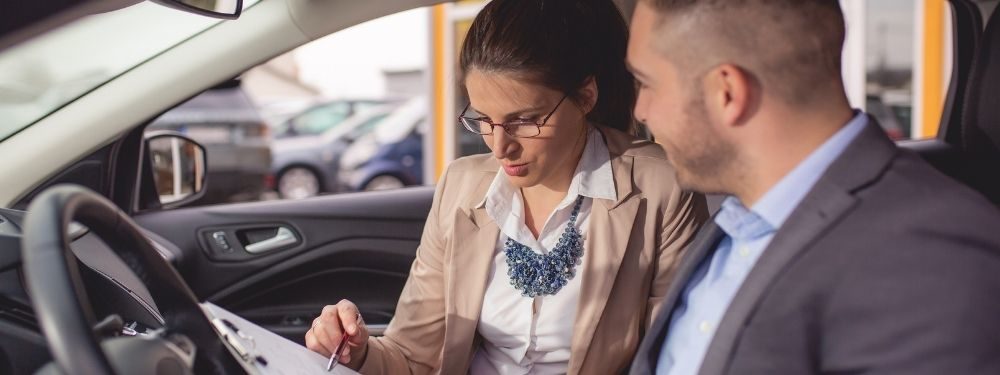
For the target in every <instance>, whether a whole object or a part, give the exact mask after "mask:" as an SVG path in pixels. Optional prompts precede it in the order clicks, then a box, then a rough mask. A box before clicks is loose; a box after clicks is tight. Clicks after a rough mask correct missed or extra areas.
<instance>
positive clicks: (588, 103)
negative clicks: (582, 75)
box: [577, 76, 598, 114]
mask: <svg viewBox="0 0 1000 375" xmlns="http://www.w3.org/2000/svg"><path fill="white" fill-rule="evenodd" d="M597 94H598V92H597V80H596V79H595V78H594V76H590V77H587V80H586V81H584V83H583V86H581V87H580V90H578V91H577V97H578V98H579V103H577V105H579V106H580V109H581V110H583V113H584V114H590V111H593V110H594V107H595V106H597Z"/></svg>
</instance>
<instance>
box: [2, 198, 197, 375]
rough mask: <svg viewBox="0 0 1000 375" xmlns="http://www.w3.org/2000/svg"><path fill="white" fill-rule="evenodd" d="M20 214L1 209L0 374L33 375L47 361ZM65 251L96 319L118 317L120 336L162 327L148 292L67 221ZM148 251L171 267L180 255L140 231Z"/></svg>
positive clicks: (105, 248) (92, 237)
mask: <svg viewBox="0 0 1000 375" xmlns="http://www.w3.org/2000/svg"><path fill="white" fill-rule="evenodd" d="M24 215H25V212H24V211H17V210H8V209H0V373H2V374H18V373H31V372H34V371H35V370H36V369H37V368H38V367H39V366H41V365H44V364H45V363H46V362H48V361H49V360H50V356H49V353H48V349H47V348H46V346H45V341H44V336H43V335H42V332H41V329H40V327H39V325H38V322H37V320H36V318H35V314H34V311H33V309H32V305H31V297H30V291H28V289H27V285H26V282H25V277H24V273H23V272H22V269H21V252H22V249H21V237H22V235H23V229H22V228H23V226H22V223H23V219H24ZM68 232H69V238H70V240H71V243H70V248H71V250H72V251H73V254H74V255H75V256H76V258H77V260H78V261H79V262H78V263H77V264H78V265H79V269H80V276H81V279H82V281H83V284H84V285H85V289H86V290H85V293H86V296H87V298H88V299H89V300H90V301H91V305H92V307H93V313H94V316H95V317H96V319H97V320H98V321H100V320H102V319H104V318H105V317H108V316H110V315H113V314H114V315H118V316H120V317H121V318H122V320H123V321H124V322H125V328H126V329H125V330H124V334H129V333H132V334H134V333H136V332H140V333H141V332H145V331H146V330H149V329H155V328H159V327H161V326H162V324H163V317H162V316H161V315H160V313H159V311H158V310H157V308H156V304H155V303H154V302H153V299H152V297H151V296H150V294H149V291H148V290H147V289H146V287H145V285H144V284H143V283H142V281H141V280H140V279H139V278H138V277H137V276H136V275H135V274H134V273H133V272H132V271H131V269H130V268H129V267H128V266H127V265H126V264H125V263H124V262H123V261H122V260H121V259H120V258H119V257H118V256H117V255H116V254H115V252H114V250H112V247H111V246H114V244H106V243H105V242H104V241H103V240H101V239H100V238H98V236H97V235H96V234H94V233H91V232H90V231H89V230H87V228H85V227H83V226H82V225H79V224H77V223H72V224H71V225H70V228H69V231H68ZM144 233H145V234H146V238H147V239H148V240H149V241H150V243H152V244H153V247H154V248H155V249H156V250H157V251H158V252H159V253H160V254H161V255H163V257H164V258H165V259H167V260H168V261H169V262H170V263H171V264H174V265H175V266H176V265H178V264H180V262H181V260H182V259H181V254H182V252H181V251H180V250H179V249H178V248H177V247H176V246H174V245H173V244H171V243H170V242H169V241H167V240H165V239H163V238H162V237H160V236H158V235H156V234H154V233H151V232H148V231H144Z"/></svg>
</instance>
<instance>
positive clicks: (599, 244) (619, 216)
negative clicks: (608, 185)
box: [569, 151, 642, 374]
mask: <svg viewBox="0 0 1000 375" xmlns="http://www.w3.org/2000/svg"><path fill="white" fill-rule="evenodd" d="M612 153H613V151H612ZM632 164H633V160H632V158H631V157H623V156H620V155H614V154H612V155H611V166H612V172H613V174H614V180H615V193H616V195H617V199H616V200H608V199H597V200H594V202H593V204H592V205H591V210H590V223H589V228H588V229H587V236H588V238H587V240H586V242H585V243H584V253H583V272H582V274H581V275H580V276H581V277H583V280H582V284H581V286H580V303H579V305H578V306H577V317H576V322H574V324H573V338H572V341H571V343H570V353H571V354H570V360H569V373H571V374H574V373H579V372H580V370H581V369H582V368H583V361H584V360H585V359H587V358H589V357H590V356H588V355H587V353H588V351H589V349H590V343H591V341H593V339H594V334H595V332H596V331H597V325H598V324H599V323H600V321H601V316H602V315H603V314H604V309H605V308H607V302H608V299H609V298H610V296H611V290H612V289H613V286H614V282H615V279H616V278H617V276H618V269H619V268H620V267H621V264H622V259H624V257H625V252H626V249H627V248H628V241H629V238H630V237H631V235H632V227H633V226H634V225H635V219H636V214H637V213H638V212H639V207H640V203H641V201H642V199H640V198H639V197H637V196H634V195H633V194H632V193H633V183H632ZM595 350H603V349H602V348H597V349H595ZM598 357H599V356H598Z"/></svg>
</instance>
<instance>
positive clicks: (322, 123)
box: [276, 101, 351, 138]
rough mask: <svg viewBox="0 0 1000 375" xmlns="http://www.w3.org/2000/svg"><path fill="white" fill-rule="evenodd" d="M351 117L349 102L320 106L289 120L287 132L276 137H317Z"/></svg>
mask: <svg viewBox="0 0 1000 375" xmlns="http://www.w3.org/2000/svg"><path fill="white" fill-rule="evenodd" d="M350 115H351V104H350V103H348V102H343V101H338V102H332V103H328V104H324V105H320V106H318V107H315V108H313V109H310V110H308V111H306V112H305V113H302V114H299V115H296V116H294V117H292V118H291V119H289V120H288V124H287V126H286V129H287V130H285V132H284V133H276V136H277V137H279V138H280V137H281V136H303V135H317V134H320V133H323V132H324V131H327V130H330V128H332V127H334V126H337V125H338V124H340V123H341V122H343V121H344V120H345V119H347V117H348V116H350Z"/></svg>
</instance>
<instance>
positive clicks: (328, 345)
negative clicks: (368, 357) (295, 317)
mask: <svg viewBox="0 0 1000 375" xmlns="http://www.w3.org/2000/svg"><path fill="white" fill-rule="evenodd" d="M345 331H346V332H347V334H348V335H350V336H351V337H350V339H348V341H347V348H344V352H343V354H341V356H340V363H344V364H346V363H349V362H350V361H351V353H352V352H353V353H355V354H357V355H360V356H362V357H364V355H365V354H366V353H367V352H368V327H366V326H365V322H364V320H363V319H361V313H360V312H358V307H357V306H356V305H354V303H353V302H351V301H348V300H346V299H345V300H341V301H340V302H338V303H337V304H336V305H327V306H326V307H324V308H323V312H322V313H320V315H319V317H318V318H316V319H314V320H313V323H312V328H310V329H309V331H308V332H306V347H307V348H309V350H312V351H314V352H317V353H319V354H322V355H323V356H325V357H330V356H331V355H332V354H333V352H334V351H336V350H337V346H338V345H340V340H341V339H342V338H343V336H344V332H345Z"/></svg>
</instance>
